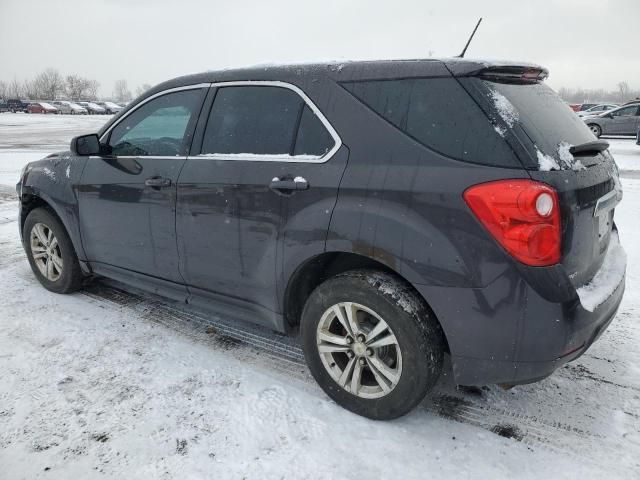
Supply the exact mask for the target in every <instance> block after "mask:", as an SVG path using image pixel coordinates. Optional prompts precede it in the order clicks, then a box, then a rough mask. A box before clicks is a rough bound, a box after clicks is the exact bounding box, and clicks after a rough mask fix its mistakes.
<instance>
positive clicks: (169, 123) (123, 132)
mask: <svg viewBox="0 0 640 480" xmlns="http://www.w3.org/2000/svg"><path fill="white" fill-rule="evenodd" d="M205 93H206V88H193V89H182V90H179V91H172V92H170V93H166V94H160V95H158V96H155V97H151V99H150V100H148V101H146V102H144V103H142V104H141V106H140V107H138V108H137V109H135V110H133V111H132V113H130V114H129V115H127V116H125V117H123V119H122V120H121V121H120V122H118V123H117V124H116V125H115V127H113V128H112V129H111V131H110V132H109V133H108V135H107V139H106V142H105V143H106V144H107V145H108V146H107V147H106V148H105V150H106V151H107V152H109V151H110V154H109V155H104V156H101V157H91V158H89V159H88V160H87V164H86V167H85V169H84V172H83V174H82V179H81V185H80V188H79V199H78V203H79V209H80V228H81V235H82V241H83V246H84V249H85V252H86V254H87V258H88V260H89V261H90V262H91V263H92V264H93V265H94V267H96V268H97V269H98V270H100V269H101V268H110V267H117V268H119V269H126V270H128V271H131V272H137V273H141V274H144V275H148V276H153V277H156V278H158V279H163V280H169V281H171V282H178V283H183V282H182V277H181V276H180V272H179V268H178V251H177V246H176V234H175V205H176V191H177V187H176V185H177V180H178V176H179V174H180V170H181V169H182V167H183V166H184V163H185V161H186V154H187V150H188V148H189V146H190V144H191V139H192V137H193V131H194V128H195V124H196V122H197V118H198V115H199V112H200V108H201V105H202V101H203V98H204V95H205ZM103 139H104V137H103Z"/></svg>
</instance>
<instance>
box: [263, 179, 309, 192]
mask: <svg viewBox="0 0 640 480" xmlns="http://www.w3.org/2000/svg"><path fill="white" fill-rule="evenodd" d="M269 188H270V189H271V190H274V191H277V192H283V191H287V192H294V191H296V190H308V189H309V182H307V180H306V179H304V178H302V177H296V178H294V179H291V178H282V179H280V178H278V177H274V178H273V180H271V183H270V184H269Z"/></svg>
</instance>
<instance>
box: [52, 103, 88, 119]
mask: <svg viewBox="0 0 640 480" xmlns="http://www.w3.org/2000/svg"><path fill="white" fill-rule="evenodd" d="M53 106H54V107H56V108H57V109H58V111H59V112H60V113H63V114H66V115H86V114H87V113H89V112H87V109H86V108H84V107H81V106H80V105H78V104H77V103H73V102H68V101H66V100H59V101H56V102H53Z"/></svg>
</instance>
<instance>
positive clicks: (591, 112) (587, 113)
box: [576, 103, 619, 117]
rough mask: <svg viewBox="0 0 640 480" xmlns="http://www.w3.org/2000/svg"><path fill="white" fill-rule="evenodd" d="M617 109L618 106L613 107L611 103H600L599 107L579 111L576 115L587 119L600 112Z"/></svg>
mask: <svg viewBox="0 0 640 480" xmlns="http://www.w3.org/2000/svg"><path fill="white" fill-rule="evenodd" d="M618 107H619V105H615V104H613V103H601V104H600V105H596V106H594V107H591V108H589V109H588V110H581V111H579V112H576V113H577V114H578V116H579V117H588V116H590V115H599V114H601V113H602V112H608V111H609V110H613V109H615V108H618Z"/></svg>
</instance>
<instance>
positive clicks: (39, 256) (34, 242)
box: [30, 223, 64, 282]
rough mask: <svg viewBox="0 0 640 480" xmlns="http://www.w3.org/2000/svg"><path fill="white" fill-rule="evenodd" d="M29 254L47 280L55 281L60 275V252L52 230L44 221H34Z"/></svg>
mask: <svg viewBox="0 0 640 480" xmlns="http://www.w3.org/2000/svg"><path fill="white" fill-rule="evenodd" d="M30 245H31V256H32V257H33V261H34V263H35V264H36V266H37V267H38V270H39V271H40V273H41V274H42V276H43V277H45V278H46V279H47V280H49V281H51V282H55V281H56V280H58V279H59V278H60V275H62V269H63V265H64V264H63V261H62V252H61V251H60V244H59V243H58V239H57V238H56V237H55V235H54V234H53V230H51V228H49V227H48V226H47V225H45V224H44V223H36V224H35V225H34V226H33V228H32V229H31V235H30Z"/></svg>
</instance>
